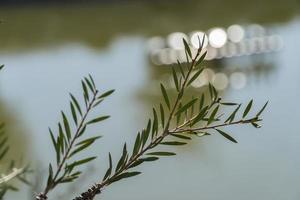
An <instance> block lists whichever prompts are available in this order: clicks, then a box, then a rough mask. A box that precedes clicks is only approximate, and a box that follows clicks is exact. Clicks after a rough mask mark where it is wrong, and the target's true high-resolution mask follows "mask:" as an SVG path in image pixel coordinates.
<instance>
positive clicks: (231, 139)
mask: <svg viewBox="0 0 300 200" xmlns="http://www.w3.org/2000/svg"><path fill="white" fill-rule="evenodd" d="M216 130H217V131H218V132H219V133H220V134H221V135H222V136H224V137H225V138H226V139H228V140H230V141H231V142H234V143H237V141H236V140H235V139H234V138H233V137H231V136H230V135H228V134H227V133H225V132H224V131H221V130H219V129H216Z"/></svg>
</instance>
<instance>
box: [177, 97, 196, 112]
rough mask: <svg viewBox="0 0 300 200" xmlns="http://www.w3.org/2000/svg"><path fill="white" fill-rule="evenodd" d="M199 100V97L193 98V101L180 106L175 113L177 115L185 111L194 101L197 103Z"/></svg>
mask: <svg viewBox="0 0 300 200" xmlns="http://www.w3.org/2000/svg"><path fill="white" fill-rule="evenodd" d="M197 100H198V99H192V100H191V101H189V102H188V103H187V104H185V105H184V106H182V107H181V108H178V110H177V112H176V113H175V115H178V114H180V113H182V112H185V111H186V110H187V109H188V108H189V107H191V106H192V105H194V103H196V101H197Z"/></svg>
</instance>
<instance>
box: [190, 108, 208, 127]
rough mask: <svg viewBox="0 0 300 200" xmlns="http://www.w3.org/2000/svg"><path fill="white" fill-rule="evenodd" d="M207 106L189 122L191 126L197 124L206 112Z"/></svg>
mask: <svg viewBox="0 0 300 200" xmlns="http://www.w3.org/2000/svg"><path fill="white" fill-rule="evenodd" d="M207 110H208V106H205V107H204V108H203V109H202V110H201V111H200V112H199V113H198V115H197V116H196V117H195V119H194V120H193V121H192V122H191V126H193V125H195V124H197V123H198V122H200V121H201V120H202V119H203V118H204V117H205V116H206V114H207Z"/></svg>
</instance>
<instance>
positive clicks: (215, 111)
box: [207, 106, 219, 125]
mask: <svg viewBox="0 0 300 200" xmlns="http://www.w3.org/2000/svg"><path fill="white" fill-rule="evenodd" d="M218 110H219V106H217V107H215V109H214V110H213V111H212V113H211V114H210V116H209V118H208V121H207V125H209V124H211V123H212V122H213V121H214V119H215V116H216V114H217V112H218Z"/></svg>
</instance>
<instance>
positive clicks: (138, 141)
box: [132, 133, 141, 155]
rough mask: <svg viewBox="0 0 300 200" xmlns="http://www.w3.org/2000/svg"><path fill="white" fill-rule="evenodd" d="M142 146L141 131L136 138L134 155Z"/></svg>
mask: <svg viewBox="0 0 300 200" xmlns="http://www.w3.org/2000/svg"><path fill="white" fill-rule="evenodd" d="M140 147H141V135H140V133H138V134H137V136H136V139H135V143H134V147H133V151H132V155H136V154H137V153H138V152H139V150H140Z"/></svg>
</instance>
